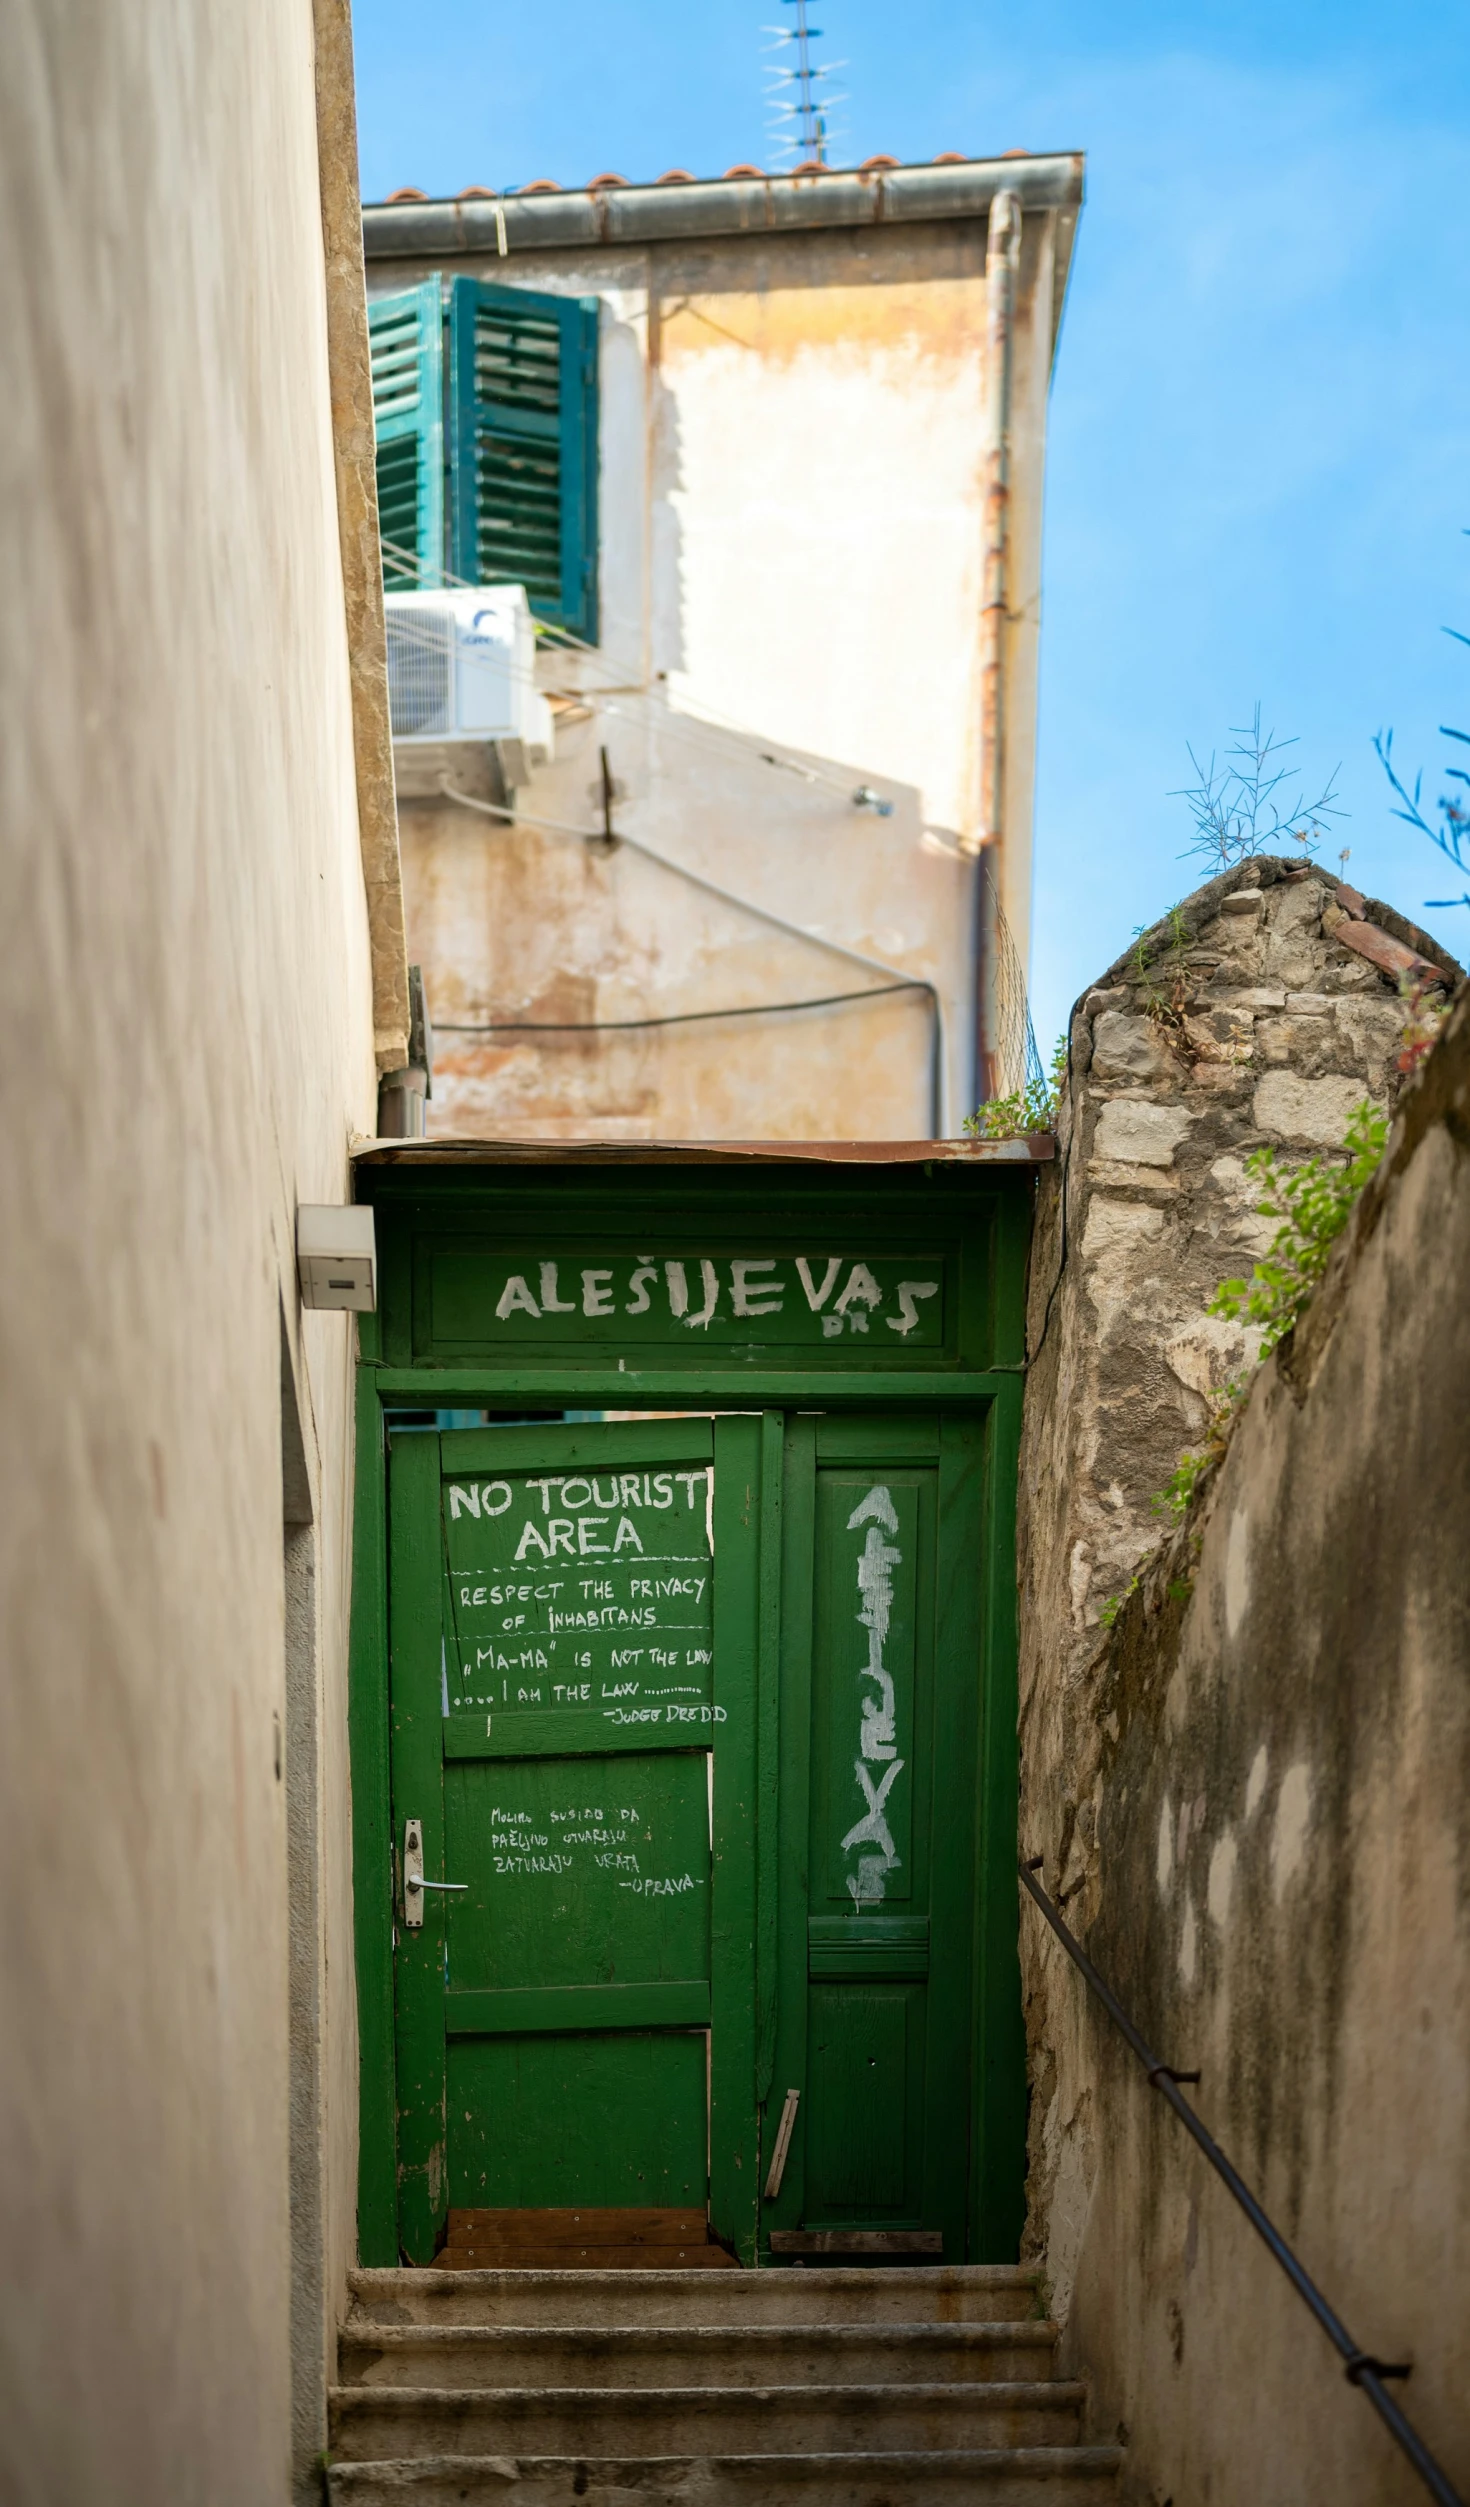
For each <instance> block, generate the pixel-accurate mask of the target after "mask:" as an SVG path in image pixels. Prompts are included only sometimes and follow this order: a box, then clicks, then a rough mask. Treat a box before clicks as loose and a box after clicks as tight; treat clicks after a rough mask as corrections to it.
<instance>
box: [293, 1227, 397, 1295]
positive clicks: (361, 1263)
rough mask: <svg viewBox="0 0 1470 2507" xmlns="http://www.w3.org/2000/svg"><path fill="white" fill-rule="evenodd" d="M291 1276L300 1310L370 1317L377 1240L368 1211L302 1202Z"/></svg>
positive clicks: (374, 1290) (376, 1279)
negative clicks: (297, 1287) (294, 1277)
mask: <svg viewBox="0 0 1470 2507" xmlns="http://www.w3.org/2000/svg"><path fill="white" fill-rule="evenodd" d="M296 1273H297V1277H298V1279H299V1280H300V1283H301V1302H302V1304H303V1306H318V1307H321V1306H326V1307H335V1308H337V1310H338V1311H339V1312H342V1311H345V1312H346V1313H348V1314H372V1313H373V1312H374V1311H375V1309H376V1307H377V1302H378V1240H377V1233H376V1230H375V1229H374V1226H373V1214H372V1211H371V1209H358V1208H356V1207H355V1206H349V1207H347V1208H344V1209H337V1208H335V1207H333V1206H331V1205H330V1204H326V1203H322V1202H302V1203H301V1204H300V1206H299V1207H298V1209H297V1212H296Z"/></svg>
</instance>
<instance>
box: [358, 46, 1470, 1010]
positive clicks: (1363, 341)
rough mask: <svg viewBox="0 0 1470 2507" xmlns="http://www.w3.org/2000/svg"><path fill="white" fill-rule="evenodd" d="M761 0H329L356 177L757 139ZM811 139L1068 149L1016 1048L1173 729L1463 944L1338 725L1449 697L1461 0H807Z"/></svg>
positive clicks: (618, 155)
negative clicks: (1260, 757) (1335, 815)
mask: <svg viewBox="0 0 1470 2507" xmlns="http://www.w3.org/2000/svg"><path fill="white" fill-rule="evenodd" d="M781 14H782V12H781V11H780V9H779V6H778V5H777V0H703V5H702V6H701V7H699V8H695V9H691V8H689V7H687V6H685V7H682V8H676V7H675V6H674V5H672V0H640V4H639V5H636V6H635V5H629V4H628V0H598V4H597V5H595V6H594V5H592V0H561V5H559V6H558V8H557V9H556V10H555V11H554V12H550V11H547V10H545V9H524V8H522V9H509V8H506V7H504V6H501V5H494V4H493V0H412V5H409V0H357V5H356V11H355V15H356V25H357V49H358V103H359V118H360V124H361V146H362V176H363V189H364V193H365V196H366V197H367V198H368V199H381V198H382V197H383V195H384V194H385V193H386V192H389V191H392V190H394V189H395V188H397V187H398V186H399V185H400V184H408V183H412V184H417V185H418V186H419V187H420V188H421V189H423V190H425V191H428V192H454V191H458V190H460V189H461V188H462V187H463V186H464V185H465V184H467V183H474V182H479V183H487V184H493V185H505V186H511V185H515V184H518V183H522V182H527V181H530V180H532V179H533V178H534V177H536V176H537V175H550V176H552V177H553V178H554V179H555V180H557V181H559V182H562V183H574V182H581V181H585V180H586V179H587V178H588V177H589V176H591V175H593V174H597V173H602V172H604V171H608V170H613V171H616V172H618V173H621V174H624V175H627V176H628V177H629V178H630V179H632V178H637V177H647V176H651V175H655V174H659V173H662V172H663V171H664V170H665V168H666V167H669V166H674V165H681V166H685V167H687V168H688V169H689V171H690V172H692V173H695V174H717V173H721V172H723V170H724V168H725V167H726V166H727V165H729V164H732V163H734V162H736V161H737V160H740V159H747V158H748V159H752V160H754V161H755V162H757V163H761V162H769V161H770V142H769V141H768V139H767V136H766V123H765V116H764V111H763V105H762V91H763V85H764V80H763V55H762V49H761V47H762V43H763V41H764V37H763V34H762V28H763V26H765V25H767V24H769V23H771V22H772V21H774V20H775V19H777V18H778V17H779V16H780V15H781ZM814 14H815V16H816V18H817V22H818V23H819V24H820V25H821V26H822V27H823V29H824V30H825V42H824V45H823V46H822V47H820V49H821V50H823V51H824V52H825V53H826V54H827V55H828V56H829V57H834V58H835V57H839V56H840V57H844V58H845V59H846V61H847V64H848V66H847V68H846V69H845V70H844V72H843V74H842V77H841V79H840V81H839V82H838V83H839V84H840V85H841V86H843V87H845V88H846V89H847V91H848V97H849V101H848V102H847V103H846V105H844V106H843V107H842V108H841V110H840V112H839V114H838V116H837V120H838V123H839V126H840V127H839V134H838V135H839V139H840V141H841V145H840V148H839V150H838V152H837V153H838V154H839V157H840V159H841V161H843V162H857V161H858V160H860V159H861V158H863V157H865V156H869V155H872V154H874V153H876V152H877V151H879V150H886V151H887V152H888V153H890V154H892V155H894V156H898V157H901V158H905V159H907V158H926V157H932V156H933V155H935V154H936V153H937V151H938V150H940V149H942V148H958V149H963V150H965V151H967V152H969V153H974V154H989V153H991V152H994V151H998V150H1001V149H1004V148H1015V147H1023V148H1031V149H1050V148H1076V147H1080V148H1083V149H1085V150H1086V151H1087V155H1088V205H1087V207H1086V209H1085V211H1084V213H1083V220H1082V227H1081V232H1080V238H1079V246H1078V252H1077V257H1076V261H1075V263H1074V268H1073V278H1072V287H1071V294H1070V297H1069V301H1068V306H1067V314H1066V320H1065V323H1064V326H1063V332H1062V340H1061V347H1060V352H1059V356H1058V361H1057V371H1056V379H1055V383H1054V387H1053V397H1052V419H1051V442H1050V470H1049V482H1048V493H1047V520H1046V563H1045V614H1044V626H1043V635H1042V697H1041V735H1040V738H1041V745H1040V777H1039V792H1038V804H1037V820H1036V904H1035V931H1034V941H1033V952H1032V994H1033V1003H1034V1011H1035V1019H1036V1027H1037V1032H1038V1035H1039V1036H1040V1038H1041V1040H1042V1046H1043V1051H1045V1050H1046V1048H1047V1046H1048V1045H1049V1042H1050V1039H1051V1038H1052V1037H1053V1036H1054V1035H1055V1034H1056V1033H1057V1031H1058V1029H1059V1027H1060V1026H1061V1024H1062V1021H1063V1018H1064V1016H1065V1012H1066V1007H1067V1004H1068V1002H1069V1001H1070V1000H1071V999H1072V997H1073V996H1074V995H1075V994H1076V993H1077V992H1078V991H1079V990H1080V989H1081V987H1082V986H1083V985H1084V984H1085V983H1086V982H1087V981H1088V980H1089V978H1090V977H1091V976H1092V975H1093V974H1095V973H1096V972H1097V971H1098V970H1099V969H1100V968H1101V967H1102V966H1103V965H1105V964H1106V963H1107V961H1108V960H1109V959H1110V958H1111V957H1112V956H1113V955H1114V954H1115V953H1116V951H1117V950H1118V949H1119V948H1120V947H1122V946H1123V945H1124V943H1125V942H1126V941H1127V939H1128V937H1129V935H1130V933H1131V932H1132V931H1133V930H1134V928H1135V927H1136V926H1137V925H1138V924H1140V923H1141V922H1144V921H1146V920H1151V919H1152V918H1153V916H1154V915H1155V914H1157V913H1158V912H1160V911H1161V910H1162V909H1163V907H1165V906H1166V905H1167V904H1169V903H1170V902H1172V900H1173V899H1174V898H1175V897H1177V896H1179V895H1182V894H1184V893H1185V892H1186V891H1187V890H1188V889H1189V888H1191V887H1193V886H1194V885H1195V884H1197V879H1198V877H1200V876H1203V875H1204V874H1203V872H1202V871H1197V870H1196V868H1195V866H1194V865H1192V864H1191V863H1189V862H1187V861H1183V860H1181V859H1180V858H1179V856H1180V854H1181V852H1182V850H1183V848H1184V846H1185V845H1186V843H1187V841H1188V837H1189V822H1188V818H1187V815H1186V813H1185V810H1184V805H1183V803H1182V802H1181V801H1179V800H1177V799H1173V798H1171V797H1170V793H1171V788H1173V787H1177V786H1178V785H1179V784H1181V783H1182V782H1183V781H1184V780H1185V779H1186V777H1187V774H1188V759H1187V757H1186V755H1185V744H1186V742H1187V741H1193V742H1194V744H1195V746H1196V748H1197V749H1200V750H1202V751H1208V750H1209V749H1210V748H1211V747H1216V748H1220V749H1223V748H1224V747H1225V746H1226V744H1227V742H1228V726H1229V725H1231V724H1234V723H1238V722H1241V721H1244V720H1247V719H1248V718H1249V715H1250V711H1251V708H1252V706H1253V705H1254V703H1255V701H1256V700H1257V698H1259V699H1260V701H1261V704H1262V707H1263V709H1264V718H1265V720H1266V721H1267V722H1268V723H1274V724H1275V725H1276V727H1277V728H1278V730H1279V731H1281V732H1282V733H1284V734H1287V733H1294V734H1296V735H1297V737H1298V739H1299V742H1300V746H1299V749H1298V751H1297V755H1298V756H1299V757H1300V759H1301V760H1302V763H1303V766H1304V768H1305V770H1306V771H1307V773H1308V774H1310V775H1313V776H1315V778H1316V780H1317V782H1318V783H1319V784H1320V782H1321V781H1322V780H1323V779H1324V778H1325V777H1326V775H1327V774H1328V773H1329V772H1330V771H1331V770H1332V769H1333V768H1334V767H1336V766H1338V765H1339V763H1340V766H1341V774H1340V778H1339V783H1340V796H1341V801H1342V805H1343V806H1344V808H1345V809H1346V810H1347V811H1348V813H1349V815H1348V817H1347V819H1346V820H1345V821H1344V822H1343V823H1342V826H1341V829H1340V831H1339V832H1337V833H1336V834H1335V835H1334V837H1333V839H1332V843H1331V847H1330V853H1329V859H1331V857H1332V856H1333V855H1335V853H1336V850H1337V848H1338V846H1340V845H1349V846H1351V848H1352V858H1351V860H1350V862H1349V864H1348V876H1349V877H1350V878H1354V879H1356V880H1357V881H1358V882H1359V884H1361V885H1362V886H1364V887H1366V888H1368V889H1369V890H1371V891H1373V892H1375V893H1377V894H1379V895H1381V896H1385V897H1388V898H1390V899H1391V900H1392V901H1393V902H1395V903H1396V904H1398V905H1399V906H1401V907H1402V908H1403V910H1404V911H1406V912H1409V913H1412V914H1414V915H1415V916H1416V918H1417V919H1419V920H1421V921H1423V922H1425V923H1426V924H1428V925H1429V927H1430V928H1431V929H1434V930H1436V931H1438V932H1439V933H1440V934H1441V936H1442V937H1443V938H1444V939H1445V940H1446V941H1448V943H1449V945H1450V946H1451V947H1452V948H1454V949H1455V950H1456V953H1457V955H1459V956H1460V957H1461V958H1462V959H1464V958H1466V957H1470V911H1467V910H1466V909H1465V908H1463V907H1461V908H1459V909H1458V910H1456V911H1454V912H1441V913H1437V914H1435V913H1429V912H1426V911H1425V907H1424V901H1425V899H1427V898H1429V897H1435V896H1445V895H1449V894H1452V893H1455V892H1456V891H1457V890H1458V888H1459V887H1460V886H1462V885H1464V884H1465V883H1464V882H1463V881H1456V880H1455V879H1454V877H1453V875H1452V874H1451V873H1450V872H1449V871H1448V868H1447V866H1446V865H1444V864H1442V863H1441V862H1440V861H1439V858H1438V856H1437V855H1435V854H1434V853H1433V852H1432V851H1431V849H1430V847H1429V846H1428V844H1427V843H1426V842H1425V841H1424V840H1423V838H1421V837H1417V836H1415V835H1413V834H1412V833H1411V832H1410V830H1409V829H1407V828H1405V827H1402V826H1400V825H1398V823H1397V822H1396V821H1395V820H1394V819H1393V818H1392V816H1391V815H1390V811H1389V795H1388V792H1387V788H1386V786H1385V785H1384V782H1383V778H1382V775H1381V773H1380V770H1379V768H1378V764H1377V761H1376V759H1375V758H1374V756H1373V752H1372V747H1371V740H1372V735H1373V733H1374V732H1375V731H1376V730H1377V729H1379V728H1380V727H1381V726H1385V725H1390V724H1391V725H1392V726H1393V727H1394V729H1395V732H1396V743H1395V747H1396V754H1397V755H1398V756H1399V757H1400V758H1401V760H1402V761H1403V762H1404V763H1405V764H1410V765H1411V764H1413V763H1416V762H1422V763H1423V765H1424V766H1425V768H1426V791H1427V793H1429V794H1431V795H1432V794H1433V793H1437V792H1438V791H1440V790H1442V789H1445V788H1446V787H1445V786H1444V784H1443V780H1442V776H1441V774H1440V766H1441V761H1443V760H1444V759H1446V757H1447V756H1449V755H1451V754H1452V752H1451V751H1450V746H1449V743H1448V742H1446V741H1445V740H1444V739H1442V738H1441V737H1440V736H1439V731H1438V726H1439V725H1440V724H1442V723H1453V724H1458V725H1460V726H1462V727H1464V728H1465V729H1467V730H1470V651H1467V650H1466V649H1465V647H1464V646H1462V645H1458V644H1456V643H1453V642H1452V641H1451V640H1450V639H1449V638H1448V637H1446V636H1445V635H1444V634H1443V633H1442V632H1441V630H1442V629H1443V627H1445V626H1447V625H1455V626H1459V627H1461V628H1463V629H1465V630H1466V632H1470V538H1466V537H1465V536H1463V535H1464V533H1465V532H1466V530H1467V529H1470V393H1467V391H1466V389H1465V384H1464V377H1465V375H1466V372H1467V371H1470V289H1467V286H1466V278H1465V273H1466V263H1467V257H1470V256H1467V249H1466V238H1465V227H1466V222H1467V209H1470V112H1467V104H1470V93H1467V91H1470V13H1467V12H1465V11H1464V10H1461V9H1459V8H1457V7H1455V6H1453V5H1452V0H1440V5H1438V6H1432V5H1428V4H1427V0H1400V5H1399V6H1398V7H1397V8H1396V9H1395V10H1393V11H1392V12H1386V11H1383V10H1382V9H1381V8H1380V7H1372V8H1370V7H1368V6H1367V5H1363V0H1339V4H1338V5H1335V6H1331V7H1329V6H1327V5H1325V4H1319V0H1276V5H1274V6H1267V5H1257V4H1255V0H1251V4H1247V0H1240V4H1239V5H1234V6H1227V5H1224V0H1197V4H1196V5H1194V6H1190V7H1181V6H1167V5H1162V0H1161V4H1159V5H1147V4H1146V0H1115V4H1114V5H1113V6H1111V7H1109V8H1107V9H1103V8H1100V7H1098V6H1097V4H1096V0H1048V4H1047V5H1025V4H1024V0H1023V5H1021V6H1016V5H1014V4H1013V5H1012V6H1010V7H1008V8H1004V9H1002V8H999V7H997V8H994V9H991V10H984V9H980V8H970V9H960V8H956V7H954V6H940V5H938V4H937V0H905V5H904V6H903V7H902V8H898V7H895V6H893V5H891V0H890V4H889V5H887V6H880V5H878V0H817V5H816V7H815V10H814Z"/></svg>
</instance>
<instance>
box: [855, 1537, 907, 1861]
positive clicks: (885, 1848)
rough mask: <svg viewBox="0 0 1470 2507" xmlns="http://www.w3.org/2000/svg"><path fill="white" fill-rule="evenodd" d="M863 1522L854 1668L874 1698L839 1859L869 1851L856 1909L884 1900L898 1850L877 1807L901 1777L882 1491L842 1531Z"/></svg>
mask: <svg viewBox="0 0 1470 2507" xmlns="http://www.w3.org/2000/svg"><path fill="white" fill-rule="evenodd" d="M865 1523H866V1524H867V1526H868V1537H867V1539H866V1541H865V1542H864V1544H863V1552H862V1556H861V1557H860V1558H859V1560H858V1569H857V1581H858V1592H859V1594H860V1595H861V1597H862V1608H861V1609H860V1610H859V1612H858V1624H859V1626H860V1627H864V1628H866V1629H867V1631H868V1659H867V1661H866V1662H865V1663H863V1664H860V1665H859V1668H858V1677H859V1679H862V1680H873V1681H876V1683H877V1687H878V1694H877V1696H876V1698H875V1697H872V1696H865V1697H864V1699H863V1702H862V1726H861V1731H860V1734H859V1740H858V1747H859V1750H860V1751H861V1756H860V1757H859V1758H857V1759H855V1760H854V1761H853V1774H854V1775H855V1776H856V1778H857V1781H858V1784H859V1786H860V1788H861V1790H862V1795H863V1799H864V1801H865V1802H866V1804H867V1809H866V1811H865V1813H864V1815H863V1817H862V1818H861V1819H860V1820H858V1822H857V1824H856V1825H855V1826H854V1827H852V1828H850V1829H849V1830H848V1832H847V1835H846V1836H845V1837H844V1838H843V1840H842V1846H841V1851H842V1852H843V1853H844V1854H846V1853H847V1852H848V1851H849V1849H850V1848H851V1847H853V1846H858V1845H870V1846H872V1847H873V1848H874V1849H875V1851H874V1852H873V1853H871V1854H865V1855H864V1856H863V1858H862V1860H861V1862H860V1863H859V1865H858V1868H857V1870H856V1872H853V1873H850V1874H849V1875H848V1882H847V1886H848V1890H849V1893H850V1895H851V1897H852V1899H853V1902H854V1904H856V1905H858V1906H872V1905H875V1904H877V1903H878V1902H879V1901H880V1900H881V1899H882V1897H883V1895H884V1886H885V1882H886V1879H887V1875H888V1874H889V1872H891V1871H896V1870H897V1868H898V1864H899V1855H898V1850H897V1848H896V1846H895V1845H894V1842H893V1836H892V1832H891V1831H890V1829H889V1826H888V1822H887V1820H886V1819H885V1818H884V1816H883V1805H884V1803H885V1802H886V1801H887V1799H888V1795H889V1791H890V1789H891V1787H892V1785H893V1781H894V1778H895V1777H896V1776H899V1775H901V1774H902V1772H903V1765H904V1762H903V1760H902V1759H901V1758H900V1757H899V1755H898V1744H897V1738H896V1732H895V1724H894V1701H893V1681H892V1677H891V1675H890V1674H889V1673H888V1671H887V1670H886V1669H885V1668H884V1663H883V1648H884V1646H885V1644H886V1643H887V1639H888V1623H889V1620H890V1619H891V1617H892V1614H893V1570H894V1568H895V1567H898V1566H901V1565H902V1563H903V1553H902V1551H901V1550H899V1549H898V1548H896V1547H895V1546H894V1544H893V1543H892V1542H890V1541H885V1539H884V1538H883V1533H884V1532H885V1531H886V1532H897V1530H898V1516H897V1514H896V1513H895V1511H894V1505H893V1499H892V1496H891V1495H890V1493H889V1491H888V1490H887V1489H886V1488H882V1487H878V1488H872V1489H869V1491H868V1494H867V1496H866V1497H865V1498H863V1499H862V1500H861V1501H860V1503H859V1504H858V1505H857V1506H855V1507H854V1508H853V1511H852V1513H851V1514H850V1515H849V1517H848V1519H847V1528H848V1530H849V1532H856V1531H857V1530H859V1528H860V1527H861V1526H862V1525H863V1524H865ZM880 1526H881V1527H882V1529H881V1530H880V1528H879V1527H880ZM885 1761H886V1762H887V1765H886V1768H885V1773H884V1776H883V1780H882V1782H881V1784H879V1785H878V1786H877V1787H876V1789H875V1787H874V1784H873V1779H872V1778H871V1777H870V1775H869V1774H868V1767H869V1765H872V1764H875V1763H876V1764H882V1763H883V1762H885Z"/></svg>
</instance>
